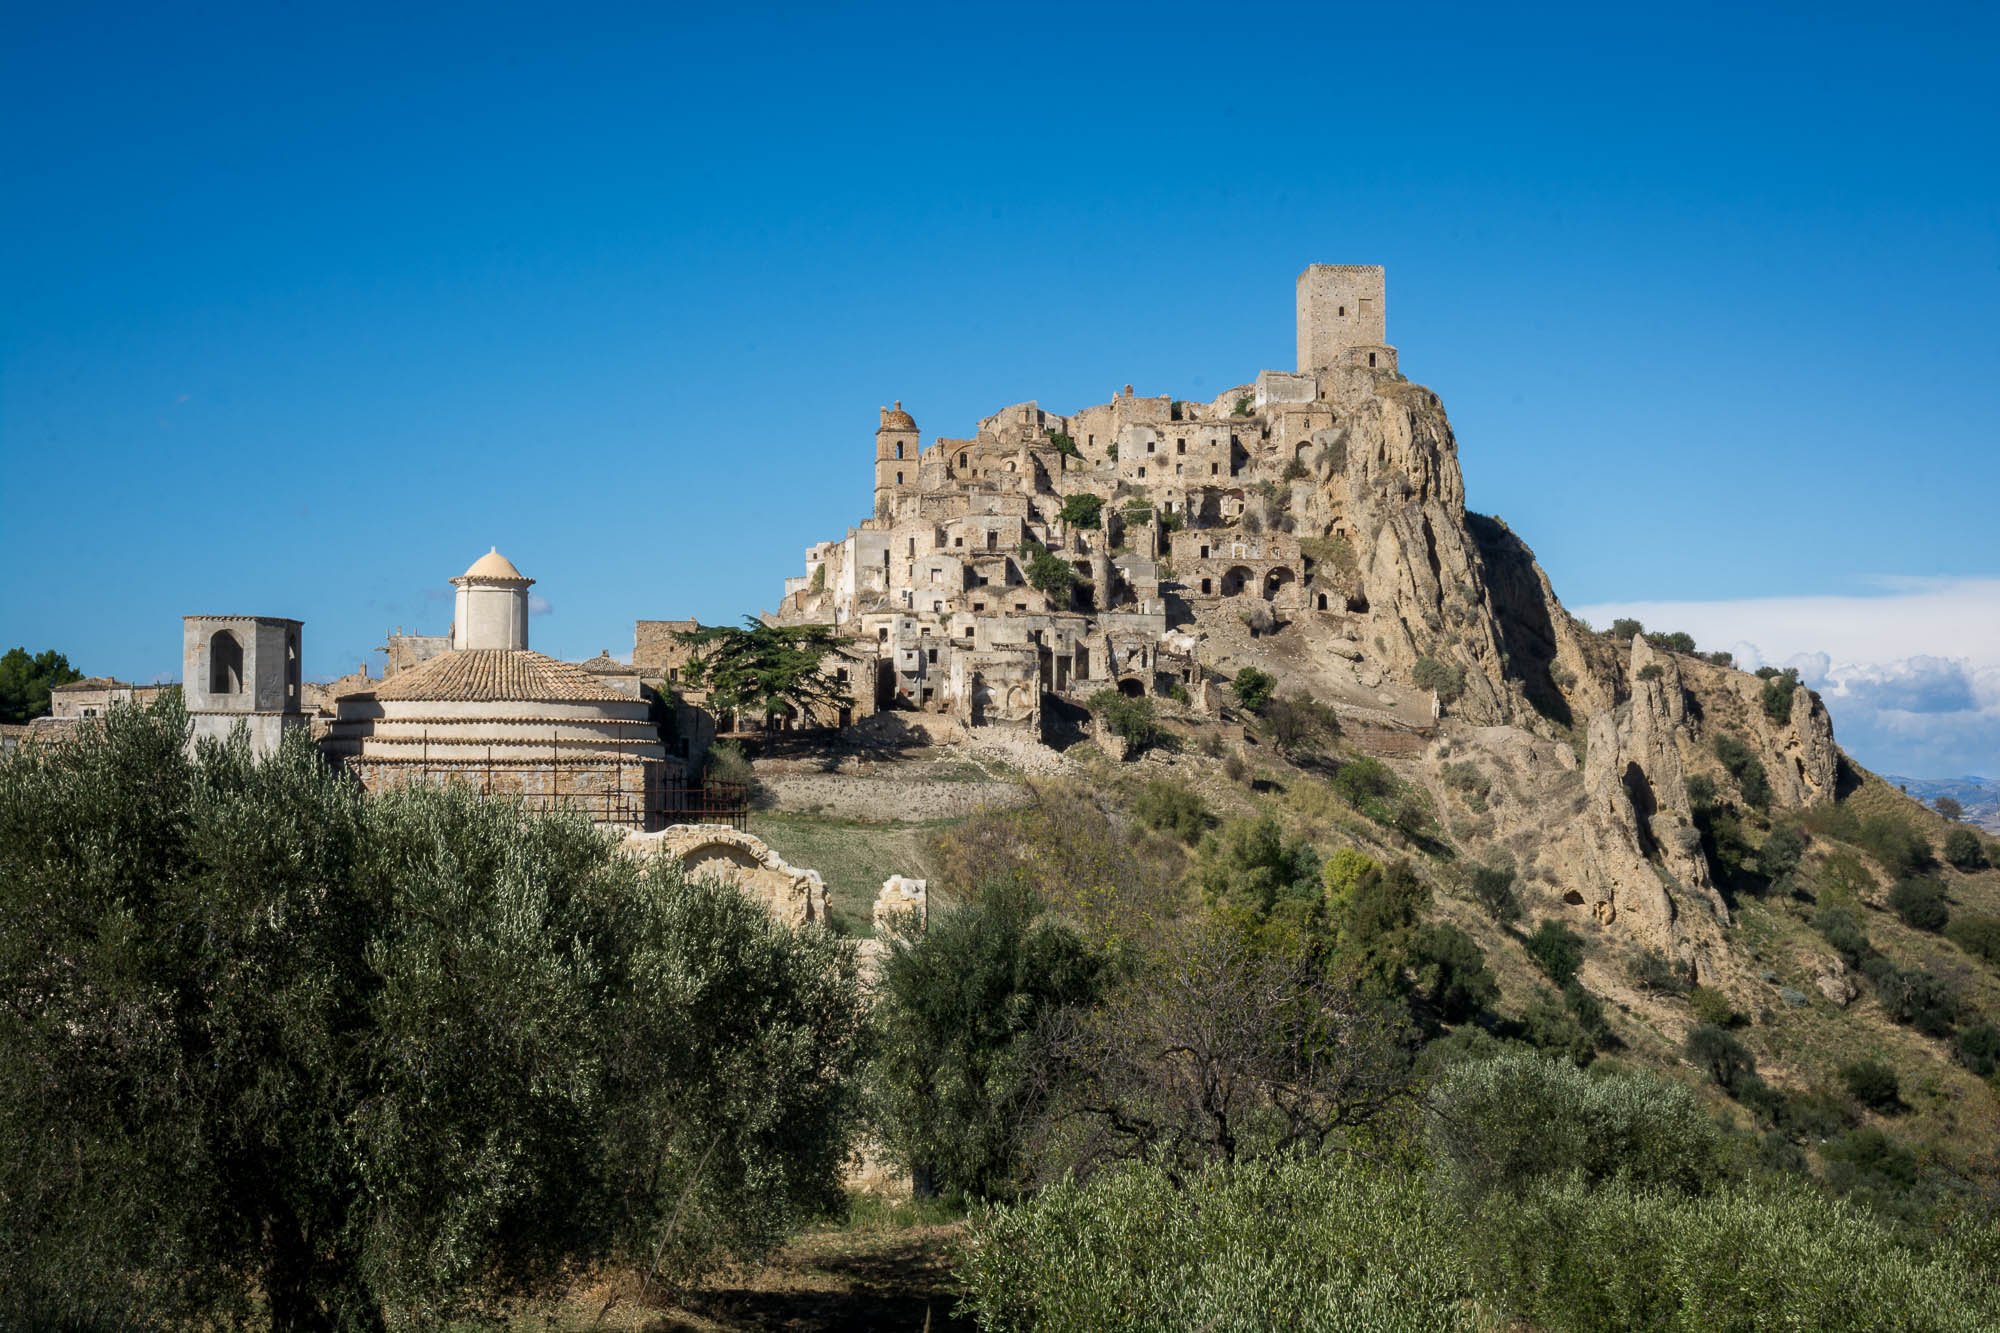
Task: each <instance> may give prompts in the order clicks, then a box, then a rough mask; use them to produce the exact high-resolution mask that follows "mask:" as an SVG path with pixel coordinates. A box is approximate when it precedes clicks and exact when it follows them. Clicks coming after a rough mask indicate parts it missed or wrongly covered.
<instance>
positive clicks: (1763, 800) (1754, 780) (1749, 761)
mask: <svg viewBox="0 0 2000 1333" xmlns="http://www.w3.org/2000/svg"><path fill="white" fill-rule="evenodd" d="M1715 757H1716V758H1718V759H1720V760H1721V761H1722V766H1723V767H1724V768H1726V769H1728V770H1729V776H1730V777H1732V778H1735V779H1736V786H1737V788H1738V789H1739V790H1740V791H1742V793H1743V802H1744V804H1746V805H1749V806H1751V807H1753V808H1755V809H1758V810H1763V809H1765V808H1767V807H1768V806H1769V805H1770V804H1771V783H1770V779H1769V778H1768V777H1766V776H1765V773H1764V761H1763V760H1761V759H1759V758H1758V757H1757V756H1756V755H1755V754H1753V753H1751V750H1750V747H1749V746H1747V745H1745V744H1744V743H1743V742H1742V741H1741V740H1740V739H1739V738H1737V737H1735V736H1732V735H1730V734H1729V733H1728V732H1726V731H1721V732H1717V733H1716V735H1715Z"/></svg>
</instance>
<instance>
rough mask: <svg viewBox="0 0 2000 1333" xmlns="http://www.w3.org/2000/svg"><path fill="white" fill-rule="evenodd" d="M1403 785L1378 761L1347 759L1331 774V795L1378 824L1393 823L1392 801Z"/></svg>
mask: <svg viewBox="0 0 2000 1333" xmlns="http://www.w3.org/2000/svg"><path fill="white" fill-rule="evenodd" d="M1402 790H1403V784H1402V783H1401V782H1399V781H1397V780H1396V775H1395V774H1394V773H1393V772H1391V771H1390V769H1389V766H1388V765H1387V764H1385V763H1383V762H1382V761H1381V760H1380V759H1375V758H1368V757H1364V758H1360V759H1350V760H1349V761H1348V762H1346V763H1344V764H1342V765H1341V766H1340V771H1339V772H1338V773H1335V774H1334V775H1333V791H1334V794H1335V795H1336V796H1338V797H1340V799H1341V800H1343V801H1346V802H1347V803H1348V804H1349V805H1351V806H1353V807H1354V808H1355V809H1356V810H1359V811H1360V812H1361V813H1362V814H1364V815H1367V816H1368V817H1369V818H1370V819H1373V820H1374V821H1376V822H1377V823H1379V824H1389V823H1394V822H1395V817H1396V810H1395V805H1394V800H1395V798H1396V797H1397V796H1398V795H1400V794H1401V793H1402Z"/></svg>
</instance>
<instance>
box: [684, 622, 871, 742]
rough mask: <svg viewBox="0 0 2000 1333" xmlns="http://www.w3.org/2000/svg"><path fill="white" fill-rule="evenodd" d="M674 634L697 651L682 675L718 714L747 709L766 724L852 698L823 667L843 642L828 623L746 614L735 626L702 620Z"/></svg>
mask: <svg viewBox="0 0 2000 1333" xmlns="http://www.w3.org/2000/svg"><path fill="white" fill-rule="evenodd" d="M674 637H675V639H677V640H678V641H679V642H681V643H683V644H685V645H687V646H688V647H691V648H694V649H696V650H697V651H696V652H695V654H694V656H693V657H692V658H690V659H689V661H688V665H687V674H686V676H685V677H684V680H685V682H686V684H687V685H688V687H689V688H691V689H698V690H707V691H708V699H709V706H710V707H711V708H712V709H713V710H714V711H716V712H718V713H724V712H727V713H752V714H755V715H757V716H759V717H761V718H763V719H764V722H765V724H766V725H767V726H768V725H770V724H771V723H772V722H773V721H774V720H776V719H778V718H781V717H797V718H809V717H811V716H812V715H813V714H815V713H825V712H828V711H838V710H839V709H842V708H846V707H849V706H850V705H852V704H853V702H854V698H853V696H852V695H851V694H849V693H848V690H847V686H846V685H845V684H844V683H842V682H841V680H840V679H839V678H838V677H837V676H835V675H833V674H832V673H830V672H829V671H828V670H827V668H826V659H827V657H828V656H830V655H831V654H833V653H836V652H838V651H840V649H841V647H842V646H843V644H844V643H845V642H846V641H845V640H844V639H842V638H841V637H840V636H839V635H837V634H835V633H834V631H833V627H832V626H830V625H767V624H765V623H764V622H763V621H761V620H758V619H757V618H756V617H755V616H750V617H746V618H745V619H744V622H743V627H742V628H740V629H739V628H737V627H736V626H734V625H705V626H702V627H701V628H699V629H694V630H689V631H686V632H684V633H679V634H676V635H675V636H674Z"/></svg>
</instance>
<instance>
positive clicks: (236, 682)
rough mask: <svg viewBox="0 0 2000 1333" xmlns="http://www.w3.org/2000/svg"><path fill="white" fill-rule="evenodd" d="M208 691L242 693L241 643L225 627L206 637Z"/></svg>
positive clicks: (214, 692) (212, 692) (213, 692)
mask: <svg viewBox="0 0 2000 1333" xmlns="http://www.w3.org/2000/svg"><path fill="white" fill-rule="evenodd" d="M208 692H209V693H210V694H241V693H243V645H242V644H240V643H238V642H237V641H236V636H235V635H234V634H232V633H230V632H229V631H228V630H226V629H219V630H217V631H216V632H215V633H213V634H211V635H209V638H208Z"/></svg>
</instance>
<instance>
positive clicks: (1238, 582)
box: [1222, 565, 1256, 597]
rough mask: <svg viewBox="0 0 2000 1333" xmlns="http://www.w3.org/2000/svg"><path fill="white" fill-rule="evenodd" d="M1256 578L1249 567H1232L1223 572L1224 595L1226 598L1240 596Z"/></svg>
mask: <svg viewBox="0 0 2000 1333" xmlns="http://www.w3.org/2000/svg"><path fill="white" fill-rule="evenodd" d="M1255 578H1256V575H1254V574H1252V573H1251V572H1250V567H1249V566H1248V565H1231V566H1230V567H1229V568H1228V569H1226V570H1224V571H1223V572H1222V595H1223V596H1224V597H1235V596H1238V595H1240V594H1241V593H1242V591H1243V590H1244V589H1245V588H1247V587H1249V586H1250V583H1251V581H1252V580H1253V579H1255Z"/></svg>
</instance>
